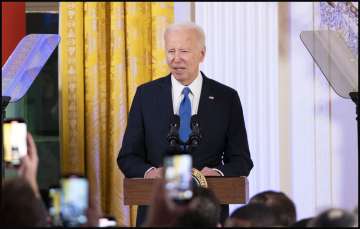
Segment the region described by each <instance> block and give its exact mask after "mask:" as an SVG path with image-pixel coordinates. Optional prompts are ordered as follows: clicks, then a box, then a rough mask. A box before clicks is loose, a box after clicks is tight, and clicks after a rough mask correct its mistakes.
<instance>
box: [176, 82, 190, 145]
mask: <svg viewBox="0 0 360 229" xmlns="http://www.w3.org/2000/svg"><path fill="white" fill-rule="evenodd" d="M189 92H190V89H189V88H188V87H185V88H184V89H183V91H182V94H184V98H183V100H182V101H181V103H180V108H179V116H180V130H179V134H180V139H181V140H182V141H183V142H186V141H187V140H188V138H189V135H190V132H191V129H190V119H191V103H190V99H189V96H188V95H189Z"/></svg>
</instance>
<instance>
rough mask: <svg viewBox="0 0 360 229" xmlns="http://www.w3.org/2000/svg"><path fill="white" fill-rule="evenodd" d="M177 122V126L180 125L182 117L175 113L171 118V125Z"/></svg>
mask: <svg viewBox="0 0 360 229" xmlns="http://www.w3.org/2000/svg"><path fill="white" fill-rule="evenodd" d="M174 124H176V127H179V126H180V117H179V115H173V116H171V118H170V125H174Z"/></svg>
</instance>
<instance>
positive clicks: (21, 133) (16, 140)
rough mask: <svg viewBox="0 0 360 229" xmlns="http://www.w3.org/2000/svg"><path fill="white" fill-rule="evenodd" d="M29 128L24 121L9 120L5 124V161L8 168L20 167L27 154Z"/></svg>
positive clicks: (19, 119) (18, 119)
mask: <svg viewBox="0 0 360 229" xmlns="http://www.w3.org/2000/svg"><path fill="white" fill-rule="evenodd" d="M26 135H27V127H26V123H25V121H24V120H23V119H21V118H17V119H7V120H4V122H3V144H4V160H5V164H6V165H7V166H19V165H20V162H21V161H20V159H21V158H22V157H24V156H25V155H26V154H27V144H26Z"/></svg>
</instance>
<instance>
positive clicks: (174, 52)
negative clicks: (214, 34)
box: [165, 28, 205, 85]
mask: <svg viewBox="0 0 360 229" xmlns="http://www.w3.org/2000/svg"><path fill="white" fill-rule="evenodd" d="M165 49H166V59H167V63H168V65H169V67H170V71H171V73H172V75H173V76H174V77H175V79H176V80H178V81H179V82H181V83H182V84H183V85H189V84H190V83H191V82H192V81H193V80H194V79H195V78H196V76H197V75H198V73H199V65H200V63H201V62H202V61H203V60H204V57H205V48H204V47H202V45H201V44H200V41H199V37H198V35H197V32H196V31H195V30H194V29H188V28H177V29H174V30H170V31H168V33H167V34H166V36H165Z"/></svg>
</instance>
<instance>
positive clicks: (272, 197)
mask: <svg viewBox="0 0 360 229" xmlns="http://www.w3.org/2000/svg"><path fill="white" fill-rule="evenodd" d="M249 203H259V204H264V205H266V206H268V207H270V208H271V209H272V211H273V212H274V213H275V214H276V219H277V225H279V226H290V225H292V224H293V223H295V222H296V208H295V204H294V202H293V201H292V200H291V199H290V198H289V197H287V196H286V195H285V194H284V193H283V192H275V191H265V192H261V193H258V194H256V195H255V196H253V197H252V198H251V199H250V201H249Z"/></svg>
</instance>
